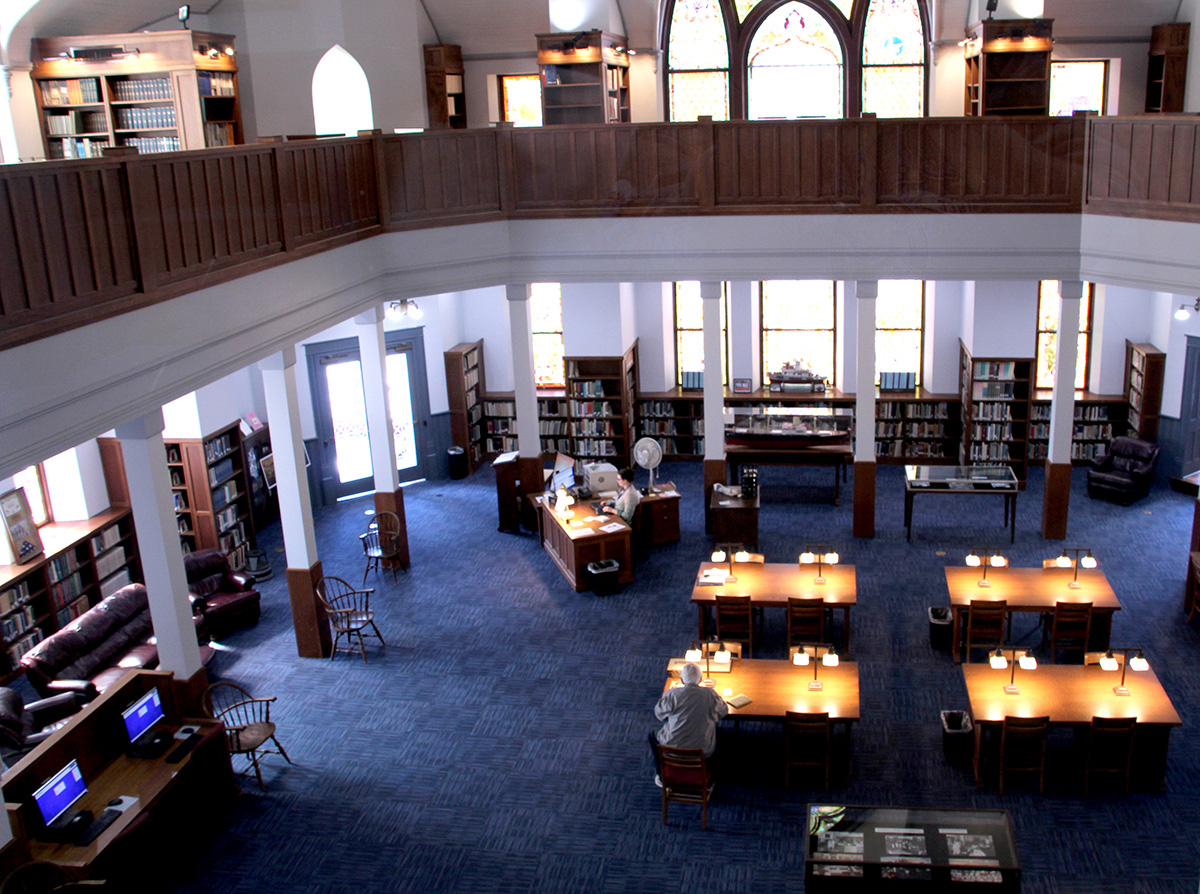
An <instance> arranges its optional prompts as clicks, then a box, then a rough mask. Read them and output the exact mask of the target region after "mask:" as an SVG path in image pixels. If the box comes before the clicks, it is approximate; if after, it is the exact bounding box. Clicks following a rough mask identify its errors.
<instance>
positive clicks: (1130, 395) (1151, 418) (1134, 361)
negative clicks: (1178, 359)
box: [1125, 339, 1167, 441]
mask: <svg viewBox="0 0 1200 894" xmlns="http://www.w3.org/2000/svg"><path fill="white" fill-rule="evenodd" d="M1166 362H1167V355H1166V354H1164V353H1163V352H1162V351H1160V350H1159V349H1158V348H1156V347H1154V345H1151V344H1137V343H1134V342H1131V341H1130V340H1129V339H1126V340H1125V397H1126V399H1127V400H1128V401H1129V420H1128V426H1127V429H1128V433H1129V434H1131V435H1133V436H1134V437H1135V438H1141V439H1142V440H1144V441H1157V440H1158V414H1159V411H1160V410H1161V409H1162V394H1163V371H1164V369H1165V367H1166Z"/></svg>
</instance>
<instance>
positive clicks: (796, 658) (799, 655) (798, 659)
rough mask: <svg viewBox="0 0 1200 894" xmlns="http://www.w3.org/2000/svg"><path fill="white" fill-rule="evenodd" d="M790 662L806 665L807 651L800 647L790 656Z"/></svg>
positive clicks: (801, 665)
mask: <svg viewBox="0 0 1200 894" xmlns="http://www.w3.org/2000/svg"><path fill="white" fill-rule="evenodd" d="M792 664H795V665H797V666H799V667H807V666H808V653H807V652H805V651H804V650H803V649H800V650H799V651H797V652H796V654H795V655H793V656H792Z"/></svg>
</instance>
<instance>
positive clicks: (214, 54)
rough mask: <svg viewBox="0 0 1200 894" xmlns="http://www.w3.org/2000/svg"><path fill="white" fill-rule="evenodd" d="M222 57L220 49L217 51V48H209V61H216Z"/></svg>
mask: <svg viewBox="0 0 1200 894" xmlns="http://www.w3.org/2000/svg"><path fill="white" fill-rule="evenodd" d="M220 55H221V51H220V50H219V49H217V48H216V47H209V48H208V58H209V59H216V58H217V57H218V56H220Z"/></svg>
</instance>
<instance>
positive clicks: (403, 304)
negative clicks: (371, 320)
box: [385, 298, 425, 321]
mask: <svg viewBox="0 0 1200 894" xmlns="http://www.w3.org/2000/svg"><path fill="white" fill-rule="evenodd" d="M385 314H386V316H387V318H388V319H389V320H392V321H399V320H403V319H404V318H405V317H408V318H409V319H410V320H419V319H421V318H422V317H423V316H425V311H423V310H421V308H420V307H419V306H418V305H417V302H416V301H415V300H414V299H412V298H401V299H400V300H399V301H389V302H388V306H387V310H386V311H385Z"/></svg>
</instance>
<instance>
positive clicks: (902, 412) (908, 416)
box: [875, 388, 962, 465]
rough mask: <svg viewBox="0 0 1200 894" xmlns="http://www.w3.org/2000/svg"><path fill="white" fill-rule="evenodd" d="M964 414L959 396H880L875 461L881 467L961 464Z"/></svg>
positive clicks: (920, 391) (920, 393)
mask: <svg viewBox="0 0 1200 894" xmlns="http://www.w3.org/2000/svg"><path fill="white" fill-rule="evenodd" d="M961 443H962V411H961V409H960V407H959V396H958V395H957V394H934V393H932V392H930V391H926V390H925V389H924V388H918V389H916V390H915V391H903V392H897V391H884V392H878V393H877V394H876V398H875V460H876V462H878V463H880V464H881V465H902V464H905V463H914V462H915V463H920V464H922V465H946V464H954V463H957V462H958V448H959V444H961Z"/></svg>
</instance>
